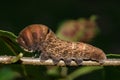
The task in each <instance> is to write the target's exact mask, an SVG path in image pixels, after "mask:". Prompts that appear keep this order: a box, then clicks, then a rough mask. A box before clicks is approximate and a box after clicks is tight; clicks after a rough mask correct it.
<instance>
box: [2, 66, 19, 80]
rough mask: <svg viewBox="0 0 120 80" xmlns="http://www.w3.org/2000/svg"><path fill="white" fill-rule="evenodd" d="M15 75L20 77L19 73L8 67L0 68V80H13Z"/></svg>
mask: <svg viewBox="0 0 120 80" xmlns="http://www.w3.org/2000/svg"><path fill="white" fill-rule="evenodd" d="M17 77H20V74H19V73H17V72H15V71H12V70H11V69H9V68H3V69H1V70H0V80H13V79H15V78H17Z"/></svg>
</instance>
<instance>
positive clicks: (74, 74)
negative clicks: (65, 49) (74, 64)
mask: <svg viewBox="0 0 120 80" xmlns="http://www.w3.org/2000/svg"><path fill="white" fill-rule="evenodd" d="M100 69H103V67H100V66H89V67H88V66H86V67H82V68H79V69H77V70H75V71H74V72H72V73H71V74H69V75H68V76H67V80H74V79H75V78H77V77H78V76H83V75H85V74H88V73H91V72H93V71H96V70H100Z"/></svg>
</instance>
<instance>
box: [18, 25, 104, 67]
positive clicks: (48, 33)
mask: <svg viewBox="0 0 120 80" xmlns="http://www.w3.org/2000/svg"><path fill="white" fill-rule="evenodd" d="M17 42H18V43H19V44H20V46H21V47H22V48H23V49H24V50H27V51H31V52H35V51H40V52H41V54H40V60H41V61H43V62H44V61H46V60H48V59H52V60H53V62H54V64H57V63H58V62H59V61H60V60H63V61H64V62H65V64H66V65H70V64H71V61H72V60H73V61H75V62H76V63H77V64H78V65H81V63H82V61H83V60H94V61H97V62H99V63H104V61H105V60H106V55H105V53H104V52H103V51H102V50H101V49H99V48H97V47H94V46H92V45H89V44H86V43H83V42H69V41H64V40H61V39H59V38H58V37H56V36H55V34H54V33H53V32H52V30H51V29H49V28H48V27H47V26H45V25H42V24H33V25H29V26H27V27H26V28H25V29H23V30H22V31H21V32H20V34H19V36H18V38H17Z"/></svg>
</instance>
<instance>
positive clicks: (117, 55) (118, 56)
mask: <svg viewBox="0 0 120 80" xmlns="http://www.w3.org/2000/svg"><path fill="white" fill-rule="evenodd" d="M106 56H107V58H120V54H107V55H106Z"/></svg>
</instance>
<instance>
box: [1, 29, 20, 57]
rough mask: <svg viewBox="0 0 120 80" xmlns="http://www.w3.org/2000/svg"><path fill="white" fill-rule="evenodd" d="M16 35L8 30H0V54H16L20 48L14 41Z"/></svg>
mask: <svg viewBox="0 0 120 80" xmlns="http://www.w3.org/2000/svg"><path fill="white" fill-rule="evenodd" d="M16 38H17V36H16V35H15V34H13V33H12V32H9V31H4V30H0V45H1V46H0V54H1V55H11V54H12V55H13V54H14V55H17V53H19V52H21V51H22V49H21V48H20V46H19V45H18V43H17V42H16Z"/></svg>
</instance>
